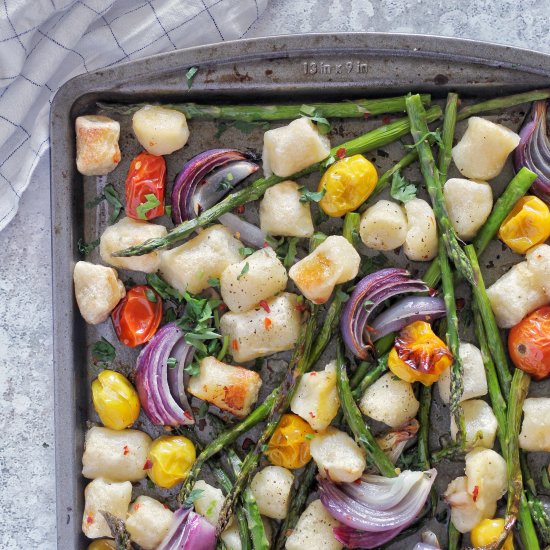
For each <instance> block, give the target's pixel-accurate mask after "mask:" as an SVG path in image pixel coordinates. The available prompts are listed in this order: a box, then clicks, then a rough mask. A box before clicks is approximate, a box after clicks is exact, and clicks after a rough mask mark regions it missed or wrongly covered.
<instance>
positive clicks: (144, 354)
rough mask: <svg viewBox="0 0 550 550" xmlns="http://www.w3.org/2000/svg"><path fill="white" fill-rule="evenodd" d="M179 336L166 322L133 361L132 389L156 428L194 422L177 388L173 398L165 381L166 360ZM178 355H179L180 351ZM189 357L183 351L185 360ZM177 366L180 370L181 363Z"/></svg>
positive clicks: (182, 364) (177, 329)
mask: <svg viewBox="0 0 550 550" xmlns="http://www.w3.org/2000/svg"><path fill="white" fill-rule="evenodd" d="M183 337H184V335H183V332H182V330H181V329H180V328H179V327H178V326H177V325H176V323H175V322H173V323H169V324H167V325H165V326H164V327H162V328H161V329H159V330H158V331H157V332H156V333H155V335H154V336H153V338H151V340H150V341H149V342H148V343H147V345H146V346H145V347H144V348H143V350H142V351H141V353H140V354H139V356H138V359H137V365H136V373H135V381H136V389H137V391H138V395H139V399H140V402H141V406H142V407H143V410H144V411H145V413H146V414H147V416H148V417H149V419H150V420H151V422H152V423H153V424H156V425H160V426H181V425H186V424H193V423H194V420H193V416H192V414H191V408H190V407H189V403H188V401H187V397H186V396H185V393H184V392H183V390H182V389H178V392H177V395H176V397H177V399H176V398H174V396H173V395H172V392H171V389H170V385H169V382H168V376H169V375H168V371H169V370H170V368H169V367H168V359H169V358H170V357H171V356H172V355H171V354H172V351H173V349H174V347H175V346H176V345H177V344H178V342H179V341H180V340H183ZM180 353H183V350H182V349H181V348H180ZM190 357H192V355H191V356H189V351H187V352H186V356H185V359H186V360H188V359H189V358H190ZM178 366H179V367H180V368H181V369H183V367H184V366H185V361H180V362H179V364H178ZM182 376H183V375H182ZM178 388H179V386H178Z"/></svg>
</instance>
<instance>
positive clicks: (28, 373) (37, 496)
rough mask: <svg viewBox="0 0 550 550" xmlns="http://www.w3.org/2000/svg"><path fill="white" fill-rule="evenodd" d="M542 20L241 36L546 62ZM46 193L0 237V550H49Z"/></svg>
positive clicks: (409, 18) (328, 0)
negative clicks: (335, 36) (429, 37)
mask: <svg viewBox="0 0 550 550" xmlns="http://www.w3.org/2000/svg"><path fill="white" fill-rule="evenodd" d="M235 1H239V0H235ZM549 16H550V5H549V4H548V3H547V2H546V0H521V1H519V2H518V1H517V0H460V1H457V0H454V1H453V0H439V1H429V0H383V1H375V0H309V1H308V0H270V4H269V6H268V9H267V11H266V12H265V13H264V14H263V16H262V17H261V19H260V20H259V21H257V22H256V24H255V25H253V26H252V28H251V29H250V30H249V32H248V35H247V36H249V37H256V36H266V35H270V34H287V33H299V32H330V31H385V32H414V33H425V34H441V35H446V36H456V37H464V38H473V39H480V40H489V41H494V42H499V43H504V44H510V45H515V46H521V47H525V48H532V49H537V50H540V51H545V52H550V34H549V33H548V31H547V22H548V19H549ZM49 185H50V183H49V178H48V166H47V161H44V162H42V164H41V166H40V168H39V170H38V171H37V173H36V174H35V177H34V181H33V182H32V184H31V185H30V187H29V189H28V190H27V191H26V193H25V195H24V196H23V199H22V201H21V204H20V209H19V212H18V214H17V217H16V218H15V220H14V221H13V222H12V223H11V225H10V226H9V227H8V228H7V229H5V230H4V231H3V232H2V233H0V250H1V251H2V253H3V258H2V261H0V396H1V397H0V510H1V511H2V512H1V516H0V517H1V519H0V550H14V549H17V548H26V549H31V548H32V549H33V550H46V549H53V548H55V478H54V436H53V414H52V404H53V397H52V391H53V366H52V337H51V325H52V320H51V283H50V266H51V259H50V212H49V209H50V199H49Z"/></svg>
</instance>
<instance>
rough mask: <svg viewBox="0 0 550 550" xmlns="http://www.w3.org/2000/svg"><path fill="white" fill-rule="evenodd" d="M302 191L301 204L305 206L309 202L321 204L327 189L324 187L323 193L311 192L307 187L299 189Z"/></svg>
mask: <svg viewBox="0 0 550 550" xmlns="http://www.w3.org/2000/svg"><path fill="white" fill-rule="evenodd" d="M298 191H300V202H301V203H302V204H305V203H307V202H319V201H320V200H321V199H322V198H323V197H324V196H325V193H326V192H327V190H326V188H325V187H323V188H322V189H321V191H310V190H309V189H307V187H303V186H302V187H299V188H298Z"/></svg>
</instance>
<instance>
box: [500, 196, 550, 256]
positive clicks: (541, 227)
mask: <svg viewBox="0 0 550 550" xmlns="http://www.w3.org/2000/svg"><path fill="white" fill-rule="evenodd" d="M498 236H499V238H500V239H501V240H502V241H504V242H505V243H506V244H507V245H508V246H509V247H510V248H511V249H512V250H513V251H514V252H517V253H518V254H525V253H526V252H527V251H528V250H529V249H530V248H532V247H533V246H536V245H537V244H541V243H543V242H544V241H546V239H548V237H550V209H549V208H548V206H547V205H546V204H545V203H544V202H542V201H541V200H540V199H539V198H538V197H534V196H532V195H526V196H525V197H522V198H521V199H519V201H518V202H517V203H516V205H515V206H514V208H513V209H512V211H511V212H510V214H508V216H507V217H506V219H505V220H504V221H503V222H502V225H501V226H500V229H499V232H498Z"/></svg>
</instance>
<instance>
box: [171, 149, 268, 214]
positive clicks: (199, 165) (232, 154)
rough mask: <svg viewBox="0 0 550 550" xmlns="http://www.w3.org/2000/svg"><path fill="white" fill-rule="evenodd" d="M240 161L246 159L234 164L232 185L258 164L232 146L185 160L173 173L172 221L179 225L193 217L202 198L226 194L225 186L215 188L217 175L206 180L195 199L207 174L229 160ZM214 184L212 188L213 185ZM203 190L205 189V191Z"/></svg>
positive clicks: (209, 198) (228, 189)
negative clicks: (174, 173)
mask: <svg viewBox="0 0 550 550" xmlns="http://www.w3.org/2000/svg"><path fill="white" fill-rule="evenodd" d="M241 161H246V164H239V165H238V166H236V167H235V171H236V172H237V173H236V174H234V180H232V182H233V181H234V182H235V183H234V184H236V183H239V182H240V181H242V179H244V178H245V177H248V176H249V175H250V174H252V173H253V172H255V171H256V170H258V168H259V167H258V165H256V164H254V163H252V162H248V161H247V159H246V156H245V154H244V153H241V152H240V151H237V150H236V149H209V150H207V151H204V152H202V153H200V154H198V155H196V156H195V157H193V158H192V159H191V160H189V161H188V162H186V163H185V165H184V166H183V168H182V170H181V172H180V173H179V174H178V175H177V176H176V180H175V182H174V187H173V189H172V194H171V198H170V202H171V205H172V220H173V222H174V223H175V224H179V223H181V222H183V221H185V220H189V219H192V218H195V217H196V216H197V211H196V210H195V208H197V210H198V209H199V208H198V207H199V205H200V206H202V207H203V208H204V204H202V203H201V202H200V200H203V201H206V200H207V199H208V200H209V201H210V200H214V201H215V202H217V201H219V200H220V199H221V198H222V197H223V196H225V195H226V194H227V193H229V191H230V187H229V186H228V187H227V188H226V189H222V188H219V183H220V181H221V178H220V181H218V182H217V183H215V184H214V182H215V181H216V178H217V176H213V180H212V181H209V180H208V179H207V180H206V183H205V185H206V186H207V188H206V190H204V191H203V190H201V191H200V193H199V199H200V200H197V201H196V200H195V195H196V193H197V188H198V186H199V184H201V182H203V180H205V178H206V177H207V176H208V174H210V173H211V172H213V171H214V170H216V169H218V168H222V167H224V166H226V165H228V164H229V163H232V162H239V163H240V162H241ZM237 175H239V176H240V177H241V179H239V180H238V179H237ZM234 184H233V185H234ZM214 185H215V186H216V187H214ZM206 191H208V193H207V192H206ZM210 193H212V194H213V195H215V197H214V198H211V197H207V195H208V194H210ZM215 202H214V204H215Z"/></svg>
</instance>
